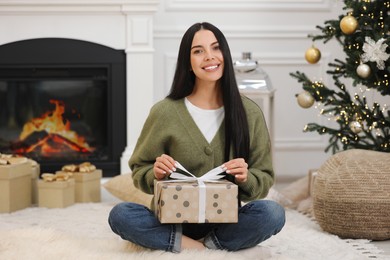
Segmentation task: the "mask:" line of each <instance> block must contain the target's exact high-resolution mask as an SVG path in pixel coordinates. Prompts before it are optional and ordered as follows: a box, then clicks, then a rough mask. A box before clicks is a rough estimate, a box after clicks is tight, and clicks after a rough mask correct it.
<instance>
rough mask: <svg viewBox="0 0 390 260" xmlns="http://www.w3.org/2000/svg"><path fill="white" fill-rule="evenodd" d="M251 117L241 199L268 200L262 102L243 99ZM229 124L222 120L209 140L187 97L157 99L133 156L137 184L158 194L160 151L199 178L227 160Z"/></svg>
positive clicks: (268, 157)
mask: <svg viewBox="0 0 390 260" xmlns="http://www.w3.org/2000/svg"><path fill="white" fill-rule="evenodd" d="M242 101H243V104H244V108H245V111H246V114H247V117H248V124H249V135H250V153H249V160H247V163H248V169H249V171H248V180H247V181H246V182H245V183H240V184H238V187H239V189H240V199H241V200H242V201H251V200H255V199H260V198H264V197H265V196H266V195H267V194H268V191H269V189H270V188H271V186H272V185H273V183H274V171H273V168H272V157H271V156H272V155H271V143H270V138H269V133H268V129H267V126H266V122H265V120H264V116H263V113H262V111H261V109H260V108H259V106H258V105H257V104H256V103H254V102H253V101H252V100H250V99H249V98H247V97H244V96H243V97H242ZM224 129H225V124H224V123H222V124H221V126H220V128H219V129H218V131H217V133H216V135H215V136H214V138H213V140H212V141H211V143H209V142H208V141H207V140H206V139H205V137H204V136H203V134H202V133H201V131H200V130H199V128H198V127H197V125H196V123H195V122H194V120H193V119H192V117H191V115H190V113H189V112H188V110H187V108H186V105H185V103H184V99H179V100H172V99H169V98H165V99H163V100H162V101H160V102H158V103H156V104H155V105H154V106H153V107H152V109H151V111H150V114H149V116H148V118H147V119H146V122H145V124H144V126H143V129H142V131H141V134H140V136H139V138H138V141H137V144H136V146H135V149H134V152H133V154H132V156H131V158H130V160H129V166H130V169H131V170H132V176H133V181H134V185H135V187H137V188H139V189H141V190H142V191H144V192H146V193H149V194H153V192H154V191H153V189H154V179H155V177H154V174H153V164H154V162H155V160H156V158H157V157H158V156H161V154H164V153H165V154H168V155H170V156H171V157H172V158H174V159H175V160H176V161H178V162H180V163H181V164H182V165H183V166H184V167H185V168H186V169H187V170H188V171H190V172H191V173H192V174H194V175H195V176H198V177H199V176H201V175H203V174H204V173H206V172H208V171H209V170H211V169H213V168H215V167H217V166H219V165H222V164H223V163H224V162H225V161H224V140H225V131H224Z"/></svg>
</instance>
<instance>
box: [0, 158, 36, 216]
mask: <svg viewBox="0 0 390 260" xmlns="http://www.w3.org/2000/svg"><path fill="white" fill-rule="evenodd" d="M30 206H31V165H30V164H29V163H28V162H27V161H26V162H23V163H15V164H7V165H0V213H5V212H7V213H10V212H13V211H17V210H20V209H24V208H27V207H30Z"/></svg>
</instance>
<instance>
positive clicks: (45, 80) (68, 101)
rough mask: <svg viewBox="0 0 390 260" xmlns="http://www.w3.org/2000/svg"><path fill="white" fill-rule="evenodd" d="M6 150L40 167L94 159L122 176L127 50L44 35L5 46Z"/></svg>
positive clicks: (2, 145)
mask: <svg viewBox="0 0 390 260" xmlns="http://www.w3.org/2000/svg"><path fill="white" fill-rule="evenodd" d="M0 57H1V60H0V153H12V154H20V155H24V156H26V157H29V158H32V159H34V160H36V161H37V162H39V164H40V166H41V172H55V171H56V170H59V169H61V167H62V166H63V165H65V164H73V163H76V164H78V163H81V162H85V161H89V162H91V163H93V164H95V165H96V166H97V168H100V169H102V170H103V174H104V176H114V175H116V174H118V173H120V159H121V155H122V153H123V151H124V150H125V147H126V143H127V141H126V118H127V116H126V54H125V51H124V50H116V49H112V48H110V47H106V46H103V45H99V44H96V43H92V42H88V41H81V40H74V39H66V38H38V39H31V40H23V41H17V42H12V43H8V44H4V45H2V46H0Z"/></svg>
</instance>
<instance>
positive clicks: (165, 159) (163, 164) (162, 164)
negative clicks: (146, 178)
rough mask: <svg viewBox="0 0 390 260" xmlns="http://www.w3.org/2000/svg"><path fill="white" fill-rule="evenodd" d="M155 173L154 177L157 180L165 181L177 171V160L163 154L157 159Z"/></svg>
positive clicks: (154, 167)
mask: <svg viewBox="0 0 390 260" xmlns="http://www.w3.org/2000/svg"><path fill="white" fill-rule="evenodd" d="M153 171H154V177H156V179H157V180H161V179H164V178H165V177H167V176H169V175H170V174H171V173H172V172H174V171H176V167H175V160H174V159H173V158H172V157H171V156H169V155H166V154H162V155H161V156H159V157H157V158H156V162H155V163H154V166H153Z"/></svg>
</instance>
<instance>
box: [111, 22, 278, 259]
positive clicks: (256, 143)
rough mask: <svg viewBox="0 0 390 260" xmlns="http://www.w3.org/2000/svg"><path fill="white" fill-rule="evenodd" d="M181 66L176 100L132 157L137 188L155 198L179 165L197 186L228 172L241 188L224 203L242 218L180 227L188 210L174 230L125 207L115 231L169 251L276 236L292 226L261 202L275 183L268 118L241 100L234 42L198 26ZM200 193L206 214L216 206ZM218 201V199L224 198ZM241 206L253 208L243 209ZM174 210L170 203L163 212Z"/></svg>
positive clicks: (239, 245) (243, 244)
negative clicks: (198, 181) (218, 172)
mask: <svg viewBox="0 0 390 260" xmlns="http://www.w3.org/2000/svg"><path fill="white" fill-rule="evenodd" d="M176 64H177V66H176V71H175V76H174V80H173V84H172V88H171V91H170V94H169V95H168V96H167V97H166V98H165V99H164V100H162V101H160V102H158V103H157V104H155V105H154V106H153V108H152V109H151V111H150V114H149V116H148V118H147V119H146V122H145V125H144V128H143V129H142V132H141V135H140V137H139V139H138V142H137V145H136V147H135V149H134V152H133V154H132V157H131V158H130V161H129V165H130V168H131V170H132V177H133V181H134V185H135V186H136V187H137V188H139V189H141V190H143V191H144V192H146V193H150V194H153V193H154V187H155V182H158V184H161V183H159V182H160V181H165V180H168V178H169V176H170V175H171V173H174V172H176V171H177V168H179V167H178V166H179V165H180V164H181V165H183V167H184V168H185V169H187V172H191V173H192V174H193V176H194V177H195V179H196V178H197V177H205V175H206V174H205V173H207V172H208V171H210V170H212V169H214V168H218V169H221V171H222V173H221V175H223V178H224V179H226V180H228V181H230V182H232V183H234V185H233V184H231V183H230V184H229V185H228V186H227V187H230V186H232V185H233V186H234V187H235V188H234V189H228V192H230V197H233V198H234V199H233V200H231V201H226V197H227V196H223V197H224V198H221V199H223V200H225V201H223V203H227V204H228V205H227V208H230V210H231V211H232V212H229V213H232V214H234V215H236V216H238V218H235V219H237V222H236V223H229V224H225V223H210V222H212V221H211V220H210V221H207V220H206V219H205V218H201V217H200V216H203V213H204V212H203V211H202V210H199V212H198V213H199V218H198V219H199V220H200V221H198V222H199V223H188V220H184V221H183V223H181V224H175V223H178V222H177V221H176V220H177V219H178V218H180V216H182V215H184V214H188V212H189V211H190V210H191V209H190V208H188V207H187V208H188V209H187V211H186V212H178V211H177V212H173V213H172V212H170V213H169V214H172V215H173V216H176V219H174V220H175V221H172V222H174V223H168V224H161V223H160V221H159V219H157V218H156V216H155V214H154V212H153V211H152V210H151V209H148V208H146V207H144V206H143V205H139V204H136V203H131V202H124V203H120V204H118V205H116V206H115V207H114V208H113V209H112V211H111V213H110V216H109V224H110V226H111V229H112V230H113V231H114V232H115V233H116V234H118V235H120V236H121V237H122V238H123V239H125V240H129V241H132V242H133V243H136V244H138V245H142V246H144V247H148V248H151V249H159V250H165V251H170V252H180V251H181V250H183V249H198V250H203V249H205V248H210V249H220V250H228V251H237V250H240V249H244V248H249V247H254V246H256V245H257V244H259V243H261V242H263V241H265V240H267V239H268V238H269V237H271V236H272V235H275V234H277V233H278V232H279V231H280V230H281V229H282V227H283V226H284V223H285V212H284V209H283V208H282V207H281V206H280V205H279V204H278V203H276V202H274V201H269V200H268V201H266V200H260V199H261V198H264V197H265V196H266V195H267V193H268V191H269V189H270V187H271V186H272V184H273V182H274V172H273V168H272V159H271V149H270V139H269V134H268V130H267V125H266V123H265V120H264V116H263V113H262V111H261V109H260V108H259V107H258V106H257V105H256V104H255V103H254V102H253V101H252V100H249V99H248V98H246V97H241V95H240V93H239V91H238V87H237V83H236V79H235V74H234V68H233V62H232V58H231V54H230V50H229V46H228V43H227V41H226V38H225V36H224V35H223V34H222V32H221V31H220V30H219V29H218V28H216V27H215V26H213V25H212V24H209V23H197V24H194V25H193V26H191V27H190V28H189V29H188V30H187V31H186V32H185V34H184V36H183V38H182V41H181V44H180V49H179V55H178V59H177V63H176ZM151 147H153V149H150V148H151ZM178 162H180V164H179V163H178ZM175 175H177V174H173V176H175ZM156 186H157V184H156ZM200 187H201V185H199V187H198V186H196V185H195V186H194V187H192V188H193V189H196V190H198V194H199V198H203V200H201V199H199V200H198V201H199V204H198V205H199V206H198V208H199V209H201V205H204V204H206V202H210V201H211V200H212V198H210V196H209V197H206V196H202V195H205V194H206V193H207V192H206V193H201V191H200V190H203V188H200ZM202 187H204V186H202ZM237 188H238V196H237ZM205 189H206V190H209V188H208V187H205ZM179 190H180V191H181V190H182V188H181V187H180V189H179ZM233 190H234V191H235V192H236V193H235V195H232V194H233ZM178 192H179V191H178ZM182 193H183V192H182ZM213 194H214V195H213V196H212V197H213V198H214V199H215V198H216V197H215V196H218V192H214V193H213ZM155 195H156V194H155ZM180 196H181V195H180V194H178V195H177V196H175V197H174V198H173V199H176V200H177V199H178V198H179V197H180ZM205 197H206V198H205ZM169 198H171V197H169ZM236 198H237V199H238V201H237V200H236ZM241 201H246V202H248V203H247V204H246V205H245V206H241ZM236 203H237V204H236ZM171 204H173V201H170V200H169V199H167V200H164V205H171ZM186 205H188V204H185V205H184V207H185V208H186ZM214 205H215V204H214ZM229 205H231V206H230V207H229ZM233 206H234V207H233ZM215 207H217V205H215ZM155 210H156V211H157V209H155ZM184 210H185V209H184ZM160 213H161V212H160ZM182 213H183V214H182ZM161 214H162V213H161ZM259 220H260V221H259ZM200 239H202V241H203V242H200V241H199V240H200Z"/></svg>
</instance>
